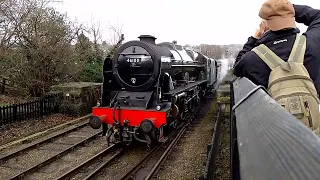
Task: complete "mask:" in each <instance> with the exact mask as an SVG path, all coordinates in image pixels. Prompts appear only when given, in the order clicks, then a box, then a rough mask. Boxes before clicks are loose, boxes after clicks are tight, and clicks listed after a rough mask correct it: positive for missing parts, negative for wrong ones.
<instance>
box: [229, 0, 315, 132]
mask: <svg viewBox="0 0 320 180" xmlns="http://www.w3.org/2000/svg"><path fill="white" fill-rule="evenodd" d="M259 16H260V18H262V19H263V20H262V22H261V23H260V27H259V29H257V31H256V32H255V34H254V35H253V36H251V37H249V38H248V41H247V42H246V43H245V45H244V47H243V49H242V50H241V51H240V52H239V54H238V56H237V58H236V61H235V65H234V72H233V73H234V75H236V76H238V77H247V78H248V79H250V80H251V81H252V82H253V83H255V84H257V85H262V86H264V87H265V88H268V91H269V93H270V82H269V80H270V79H272V81H274V82H277V81H276V78H278V79H279V78H280V77H276V76H275V74H277V76H283V75H284V74H285V73H283V72H280V71H282V70H284V71H289V70H288V68H289V69H290V68H291V66H290V65H291V64H290V63H283V62H287V61H288V59H289V56H291V52H292V51H293V52H294V53H292V54H295V52H296V51H299V52H300V51H301V53H304V56H303V57H300V60H301V64H303V65H304V67H299V68H302V70H300V71H299V73H302V74H304V75H305V77H304V78H305V79H308V78H309V80H310V79H311V80H310V81H312V82H313V84H312V83H311V85H310V84H309V85H308V87H307V86H306V87H303V88H305V89H307V90H308V89H311V90H313V89H314V93H313V92H312V93H311V91H310V96H311V95H313V99H314V100H312V103H311V104H312V107H311V109H312V111H313V114H316V115H313V116H312V117H313V118H312V119H313V120H311V121H314V122H310V118H309V123H308V122H304V124H306V125H308V126H309V127H313V128H312V129H313V130H314V129H316V128H318V127H319V124H320V123H319V121H320V116H319V114H320V113H319V92H320V10H318V9H314V8H311V7H309V6H305V5H293V4H292V3H291V2H290V1H288V0H268V1H266V2H265V3H264V4H263V5H262V7H261V9H260V12H259ZM295 21H296V22H298V23H303V24H305V25H306V26H308V29H307V31H306V32H305V33H303V36H301V37H302V38H300V35H299V33H300V31H299V29H297V28H296V24H295ZM296 40H297V44H298V46H297V47H298V48H297V47H294V44H295V43H296ZM299 40H302V41H301V42H303V43H305V44H299ZM304 45H305V46H304ZM302 51H303V52H302ZM296 56H299V54H298V55H296ZM290 59H291V60H292V59H295V58H292V57H291V58H290ZM296 59H299V58H296ZM272 60H273V62H272ZM291 60H290V61H291ZM280 61H281V62H280ZM295 61H297V60H295ZM280 64H283V65H281V66H282V67H280ZM297 64H299V63H297ZM277 67H279V68H282V70H281V69H279V68H278V69H277ZM275 69H276V70H277V71H278V72H276V73H273V71H274V70H275ZM286 69H287V70H286ZM303 69H306V70H307V72H308V73H306V72H303V71H304V70H303ZM271 72H272V73H271ZM270 73H271V74H270ZM270 75H271V76H270ZM287 75H288V74H287ZM269 78H270V79H269ZM290 80H291V79H290ZM270 81H271V80H270ZM281 81H283V80H281ZM303 81H304V80H301V79H299V81H297V80H293V81H292V82H294V83H300V82H302V83H301V84H303V83H304V84H305V82H303ZM274 82H271V84H272V83H274ZM284 83H285V82H284ZM286 85H288V86H290V84H286ZM281 86H282V87H281ZM283 86H284V85H283V84H282V85H278V86H277V87H273V88H278V89H273V90H272V89H271V90H272V91H273V92H274V93H279V89H280V90H282V91H283V92H284V91H288V90H284V88H283ZM311 86H312V87H311ZM281 88H282V89H281ZM290 88H294V86H291V87H290ZM276 91H278V92H276ZM288 92H290V90H289V91H288ZM271 96H273V95H271ZM282 96H285V95H282ZM314 96H315V97H314ZM296 97H298V96H296ZM296 97H295V99H297V98H296ZM299 98H300V99H301V98H303V97H302V96H300V97H298V99H299ZM275 99H276V98H275ZM280 99H281V97H280ZM292 99H294V98H291V99H290V98H283V99H282V100H279V99H276V100H277V102H278V103H280V104H281V105H282V106H284V107H285V108H286V109H287V110H289V109H290V108H289V106H290V105H289V104H292V102H291V100H292ZM302 101H303V100H301V102H302ZM294 103H298V102H294ZM299 103H300V102H299ZM315 106H317V107H315ZM305 108H306V109H307V108H309V107H307V106H306V107H305ZM302 109H304V108H302ZM289 111H290V112H293V111H292V110H289ZM303 113H305V112H303ZM296 117H297V116H296ZM298 119H299V118H298ZM300 120H301V119H300ZM302 121H308V118H305V120H302ZM317 131H318V130H317ZM316 133H317V134H318V132H316Z"/></svg>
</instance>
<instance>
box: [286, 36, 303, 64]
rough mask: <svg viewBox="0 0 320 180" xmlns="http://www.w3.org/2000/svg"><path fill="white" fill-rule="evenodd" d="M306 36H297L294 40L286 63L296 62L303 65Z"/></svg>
mask: <svg viewBox="0 0 320 180" xmlns="http://www.w3.org/2000/svg"><path fill="white" fill-rule="evenodd" d="M306 40H307V38H306V36H304V35H300V34H297V36H296V40H295V41H294V44H293V47H292V50H291V53H290V56H289V59H288V62H296V63H300V64H303V61H304V54H305V52H306V46H307V45H306V44H307V43H306Z"/></svg>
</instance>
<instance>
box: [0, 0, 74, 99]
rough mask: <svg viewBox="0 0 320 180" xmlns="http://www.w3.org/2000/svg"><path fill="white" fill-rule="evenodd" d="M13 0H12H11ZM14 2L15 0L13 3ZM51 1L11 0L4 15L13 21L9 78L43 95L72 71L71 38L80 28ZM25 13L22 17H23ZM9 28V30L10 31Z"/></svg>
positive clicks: (5, 40) (33, 92)
mask: <svg viewBox="0 0 320 180" xmlns="http://www.w3.org/2000/svg"><path fill="white" fill-rule="evenodd" d="M8 1H10V0H8ZM12 2H14V3H12ZM49 2H52V1H45V0H43V1H39V0H16V1H14V0H11V2H10V3H11V4H8V5H7V6H6V7H9V5H10V9H7V12H6V13H3V14H2V15H3V16H5V17H6V19H8V21H9V22H10V24H12V27H13V28H12V29H13V30H14V31H9V32H14V33H13V35H12V36H11V39H10V40H9V41H8V40H7V39H8V37H9V36H8V35H6V37H7V38H3V37H4V36H2V39H4V40H3V42H14V44H13V45H12V46H14V48H11V50H14V52H12V53H10V56H11V57H6V60H7V61H8V65H7V66H8V67H11V68H10V71H9V72H10V76H11V77H10V78H11V79H14V80H15V81H16V82H18V83H19V84H20V85H21V86H25V87H27V88H28V89H29V91H30V93H31V94H32V95H34V96H40V95H42V94H43V93H44V92H45V91H46V90H47V89H48V88H49V87H50V86H51V85H53V84H54V83H55V82H57V81H60V80H61V79H64V78H66V77H65V76H66V75H67V73H66V72H71V71H70V67H72V65H73V64H74V62H72V61H70V59H71V58H70V55H72V49H71V46H70V44H71V41H72V40H73V39H74V38H75V37H76V34H77V33H78V30H79V29H78V28H75V29H73V28H74V27H73V25H74V24H73V23H71V22H69V21H68V20H67V17H66V15H64V14H60V13H59V12H57V11H56V10H54V9H53V8H51V7H49V6H48V3H49ZM21 17H23V18H21ZM7 32H8V31H7Z"/></svg>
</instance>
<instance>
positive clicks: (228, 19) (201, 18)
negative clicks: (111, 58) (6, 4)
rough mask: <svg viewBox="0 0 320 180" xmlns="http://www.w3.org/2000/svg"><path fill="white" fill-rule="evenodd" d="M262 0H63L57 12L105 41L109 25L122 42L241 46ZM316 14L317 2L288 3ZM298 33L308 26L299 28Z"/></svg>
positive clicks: (319, 2) (252, 28)
mask: <svg viewBox="0 0 320 180" xmlns="http://www.w3.org/2000/svg"><path fill="white" fill-rule="evenodd" d="M264 2H265V1H264V0H242V1H240V0H221V1H215V0H63V3H59V4H56V5H55V7H56V8H57V9H58V10H59V11H61V12H67V14H68V15H69V17H71V18H72V19H74V18H76V19H77V20H78V21H79V22H82V23H90V22H91V19H92V18H94V19H95V20H96V21H100V24H101V27H102V28H103V29H104V32H103V37H104V39H108V37H109V33H110V32H108V28H107V27H108V25H109V23H111V24H112V25H115V26H122V29H123V33H124V35H125V39H126V41H129V40H133V39H137V37H138V36H139V35H140V34H149V35H153V36H155V37H156V38H157V41H156V42H163V41H172V40H177V41H178V44H182V45H184V44H201V43H203V44H204V43H206V44H243V43H245V42H246V40H247V38H248V37H249V36H251V35H253V34H254V32H255V29H256V28H257V27H258V25H259V22H260V19H259V17H258V13H259V10H260V7H261V5H262V4H263V3H264ZM291 2H292V3H294V4H306V5H309V6H311V7H313V8H316V9H320V0H292V1H291ZM298 27H299V28H300V30H301V31H305V30H306V26H304V25H300V24H298Z"/></svg>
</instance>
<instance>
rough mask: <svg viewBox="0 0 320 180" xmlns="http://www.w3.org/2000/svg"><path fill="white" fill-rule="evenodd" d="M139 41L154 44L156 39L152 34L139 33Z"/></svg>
mask: <svg viewBox="0 0 320 180" xmlns="http://www.w3.org/2000/svg"><path fill="white" fill-rule="evenodd" d="M139 39H140V41H142V42H146V43H150V44H156V39H157V38H155V37H154V36H150V35H140V36H139Z"/></svg>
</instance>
